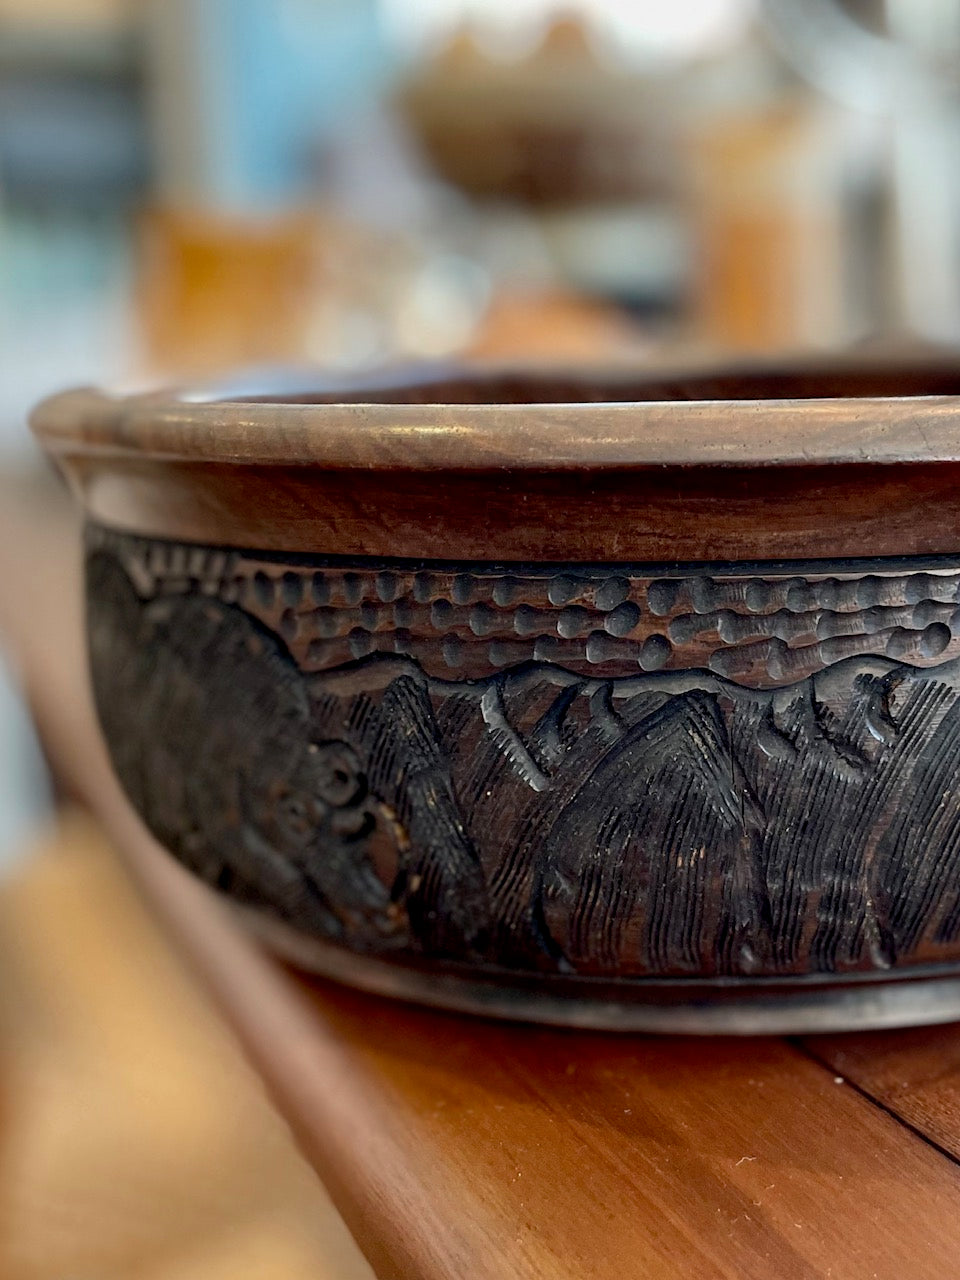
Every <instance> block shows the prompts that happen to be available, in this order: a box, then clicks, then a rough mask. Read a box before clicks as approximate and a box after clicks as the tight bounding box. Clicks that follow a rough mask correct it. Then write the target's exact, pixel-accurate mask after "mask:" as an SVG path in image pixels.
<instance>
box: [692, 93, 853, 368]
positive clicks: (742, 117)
mask: <svg viewBox="0 0 960 1280" xmlns="http://www.w3.org/2000/svg"><path fill="white" fill-rule="evenodd" d="M693 160H694V172H695V175H696V184H697V192H696V197H697V198H696V201H695V209H696V214H695V222H696V232H697V248H698V251H697V264H696V265H697V269H696V272H695V288H694V309H695V316H694V319H695V323H696V329H697V334H698V336H699V337H700V338H701V339H703V340H705V341H707V342H709V343H712V344H714V345H717V346H719V347H721V348H730V349H741V350H750V351H779V350H785V349H791V348H795V347H807V346H811V345H812V346H818V345H824V344H827V345H830V344H834V343H837V342H840V341H843V340H844V339H845V338H846V337H847V332H846V324H845V306H844V301H845V300H844V279H845V275H844V266H843V253H842V222H841V212H840V190H839V181H838V174H837V169H838V165H837V150H836V147H835V145H833V140H832V139H831V132H830V122H829V118H828V117H826V116H825V115H823V114H821V113H818V112H816V111H815V110H812V109H811V108H810V106H809V105H808V103H807V102H806V101H805V100H804V99H803V98H801V99H800V100H799V101H795V102H790V101H786V102H784V103H782V104H780V105H778V106H776V107H773V108H768V109H765V110H761V111H758V112H756V113H748V112H743V113H736V114H721V115H720V116H719V117H714V118H712V119H711V120H710V121H709V122H708V123H706V124H704V126H703V127H702V128H701V130H700V131H699V136H697V137H696V138H695V140H694V146H693Z"/></svg>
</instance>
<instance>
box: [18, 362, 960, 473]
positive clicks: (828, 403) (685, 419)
mask: <svg viewBox="0 0 960 1280" xmlns="http://www.w3.org/2000/svg"><path fill="white" fill-rule="evenodd" d="M901 363H903V362H902V361H901ZM786 367H787V368H788V369H789V370H790V371H791V372H796V371H799V372H800V373H805V372H806V373H809V372H810V371H811V369H814V370H815V369H819V368H822V369H824V370H826V371H828V372H836V371H837V369H838V368H839V369H840V370H841V371H842V370H844V369H851V368H852V369H857V370H863V369H871V368H873V369H875V368H877V364H876V362H875V361H870V362H864V361H860V362H858V363H855V364H851V363H850V362H847V363H846V364H839V365H838V364H836V363H835V362H834V363H829V362H821V364H819V365H817V364H816V363H814V364H810V363H809V362H807V363H805V364H800V365H789V366H786ZM906 367H909V368H910V369H911V370H915V371H921V372H922V371H923V370H924V369H926V368H929V369H931V370H933V369H934V368H939V369H940V371H941V372H943V371H944V369H946V368H950V369H952V370H953V371H954V372H955V375H956V377H957V382H958V386H960V358H955V359H954V362H953V363H952V365H950V366H947V365H945V364H944V362H943V360H942V359H941V361H940V364H939V365H932V364H929V362H927V363H925V362H923V361H918V360H914V361H912V362H910V364H909V365H908V366H906ZM750 368H751V369H752V370H754V371H760V373H761V374H762V373H763V371H764V366H763V365H754V366H751V367H750ZM721 370H722V371H723V372H724V373H731V371H732V372H734V373H736V372H737V366H735V365H731V364H726V365H722V366H721V365H716V364H710V365H691V364H689V363H688V364H685V365H684V366H682V367H681V368H680V369H679V370H678V369H673V370H671V369H670V368H660V367H652V366H651V367H649V368H643V369H637V368H634V369H633V370H632V371H631V372H632V373H633V375H634V380H636V378H637V376H641V377H648V378H649V379H650V380H651V381H662V380H665V379H669V378H672V377H675V376H685V377H693V378H698V377H705V376H709V375H710V374H711V373H718V372H719V371H721ZM413 371H414V380H416V378H417V376H418V374H419V375H420V380H421V381H426V382H429V381H435V380H436V379H435V378H433V379H431V378H429V376H428V375H429V374H430V373H431V372H433V373H435V370H430V369H429V367H427V368H426V369H425V370H422V371H421V370H418V369H417V368H416V367H413ZM455 372H456V373H457V374H460V375H462V376H465V377H468V378H472V377H479V378H481V379H482V378H488V377H489V376H490V375H491V372H497V373H500V374H506V375H516V374H518V373H519V372H520V370H519V369H518V367H517V366H497V367H496V368H495V369H491V367H489V366H487V367H483V366H477V367H473V366H466V367H464V366H460V367H458V368H457V370H455ZM523 372H526V373H529V374H531V375H533V376H541V375H544V376H547V377H550V376H554V377H556V376H564V374H563V372H562V371H559V370H557V369H556V368H553V369H549V368H548V369H546V370H544V369H543V368H542V367H538V366H530V367H529V368H525V369H524V370H523ZM594 372H600V371H596V370H595V371H594ZM602 372H603V374H604V376H609V375H610V373H611V372H613V373H614V375H615V376H623V374H624V370H623V369H618V368H614V370H612V371H611V370H609V369H608V370H604V371H602ZM409 373H410V370H409V368H408V370H407V375H408V379H409ZM445 373H446V374H447V377H448V378H449V375H450V370H445ZM589 373H590V371H589V370H581V369H577V370H576V371H575V376H581V375H583V376H587V377H589ZM566 376H567V378H568V380H569V377H570V374H569V371H566ZM743 376H745V377H746V376H749V373H748V372H744V373H743ZM345 385H346V387H347V389H349V384H345ZM401 385H402V384H401ZM323 394H324V395H326V396H331V395H335V394H337V388H336V384H334V383H328V384H327V385H326V386H325V387H324V388H323ZM357 394H359V395H360V396H362V395H363V389H362V385H361V390H360V392H359V393H357V392H356V391H355V390H351V395H352V396H353V398H351V399H346V398H344V399H340V400H333V399H330V400H327V401H325V402H322V403H309V402H300V403H297V402H295V401H291V400H282V399H280V398H273V399H262V398H245V397H244V395H243V394H242V393H240V394H238V393H237V392H233V393H231V391H230V388H229V387H224V386H220V387H208V388H198V389H190V388H187V389H183V390H166V391H160V392H149V393H145V394H136V395H125V396H118V395H113V394H110V393H108V392H106V391H101V390H97V389H95V388H91V387H84V388H79V389H76V390H71V391H66V392H61V393H59V394H57V395H54V396H51V397H49V398H47V399H46V400H44V401H42V402H41V403H40V404H39V405H38V406H37V408H36V409H35V410H34V411H33V413H32V415H31V417H30V425H31V427H32V429H33V431H34V433H35V434H36V436H37V437H38V439H39V440H40V442H41V443H42V445H43V447H44V448H45V449H46V450H47V451H48V452H49V453H51V454H54V455H63V456H92V455H99V456H101V457H118V458H122V457H138V458H140V459H144V460H149V459H156V460H158V461H172V462H198V463H216V464H236V465H257V466H294V467H300V466H312V467H319V468H323V469H330V470H350V469H361V470H364V471H394V470H403V471H413V472H421V471H427V472H430V471H444V470H448V471H457V472H483V471H503V470H519V471H524V470H528V471H539V472H544V471H547V472H552V471H584V470H591V471H594V470H611V469H612V470H658V469H662V468H674V467H679V468H683V469H689V468H696V467H708V468H711V469H712V468H714V467H721V468H751V469H752V468H756V467H759V468H768V467H802V468H805V467H814V466H817V467H819V466H824V465H827V466H855V465H861V464H871V465H873V464H891V465H892V464H898V463H931V462H956V461H960V395H952V394H951V395H943V394H932V395H904V396H890V395H869V396H842V397H841V396H825V397H812V396H808V397H804V398H800V397H793V398H769V399H756V398H752V399H744V398H732V399H716V398H714V399H646V400H636V399H635V400H596V401H591V400H576V401H575V400H567V401H554V402H551V401H543V402H525V403H503V402H471V403H453V402H449V401H448V402H442V401H437V402H431V403H423V404H419V403H405V402H402V401H400V400H397V401H395V402H393V401H384V400H383V399H382V398H380V399H367V400H364V399H362V398H356V396H357Z"/></svg>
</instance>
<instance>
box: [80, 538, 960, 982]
mask: <svg viewBox="0 0 960 1280" xmlns="http://www.w3.org/2000/svg"><path fill="white" fill-rule="evenodd" d="M958 588H960V560H957V561H952V562H949V563H947V562H942V563H940V562H938V563H937V564H936V565H935V567H930V565H929V564H927V565H917V566H914V567H911V566H909V565H906V566H905V565H904V564H903V563H902V562H897V563H885V562H877V563H874V564H872V565H870V566H869V568H868V569H862V568H859V569H855V568H852V567H851V566H850V565H845V566H844V565H838V566H835V567H833V568H831V566H829V565H823V566H816V567H815V571H811V570H810V568H809V566H808V567H807V568H804V569H803V570H802V571H801V570H797V571H787V570H783V569H782V568H778V567H771V569H770V571H769V572H768V571H764V570H762V569H761V570H758V569H757V568H756V567H753V568H751V567H749V566H744V567H741V568H739V569H738V567H737V566H735V565H730V566H725V567H724V568H723V570H722V571H716V572H703V571H701V570H699V569H698V570H696V571H690V572H684V571H683V570H682V568H677V569H675V570H671V571H670V572H662V573H651V572H649V571H647V570H644V571H638V572H636V573H634V572H631V571H630V570H628V569H624V568H616V569H592V568H590V569H588V568H581V567H579V566H577V567H570V568H568V569H563V570H556V569H549V570H548V569H544V570H542V571H539V570H532V569H522V570H521V569H516V568H494V567H490V566H486V567H485V566H464V567H462V568H455V569H450V568H445V567H443V566H417V565H412V566H408V567H405V566H403V565H399V566H398V565H397V564H382V565H379V566H377V565H365V564H357V565H350V566H346V567H344V566H340V565H334V564H332V563H324V562H323V561H321V560H319V559H317V560H315V561H311V560H310V559H309V558H308V557H303V556H299V557H292V556H291V557H289V558H287V559H283V558H279V557H269V556H264V555H257V554H256V553H252V552H241V551H224V550H218V549H211V548H205V547H189V546H180V545H173V544H169V543H163V542H159V541H150V540H145V539H141V538H136V537H132V536H128V535H123V534H118V533H115V532H110V531H106V530H102V529H97V528H92V529H91V530H90V531H89V535H88V595H89V609H90V636H91V654H92V669H93V677H94V688H95V693H96V698H97V704H98V709H99V712H100V716H101V720H102V722H103V725H104V729H105V733H106V736H107V739H108V742H109V743H110V746H111V750H112V753H113V756H114V761H115V764H116V767H117V771H118V774H119V776H120V778H121V780H122V782H123V784H124V786H125V787H126V789H127V791H128V793H129V794H130V796H131V798H132V799H133V801H134V803H135V804H136V805H137V807H138V809H139V810H140V812H141V813H142V815H143V816H144V818H145V819H146V821H147V823H148V825H150V827H151V828H152V829H153V831H154V832H155V833H156V834H157V836H158V837H159V838H160V839H161V841H163V842H164V843H165V844H166V845H167V846H168V847H169V848H170V849H171V850H172V851H173V852H174V853H175V854H176V855H177V856H178V857H179V858H180V859H181V860H182V861H184V862H185V863H186V864H187V865H189V866H190V867H192V868H193V869H194V870H195V871H196V872H197V873H198V874H200V875H201V876H203V877H204V879H206V880H207V881H209V882H210V883H213V884H215V885H217V886H219V887H220V888H221V889H223V890H225V891H227V892H229V893H230V894H231V895H233V896H234V897H235V898H237V899H239V900H240V901H241V902H244V903H246V904H248V905H252V906H255V907H258V908H260V909H263V910H266V911H268V912H270V913H271V914H272V915H273V916H275V917H279V918H281V919H282V920H284V921H285V922H286V923H287V924H289V925H291V926H293V927H294V928H295V929H297V930H299V931H301V932H303V933H306V934H309V935H312V936H315V937H319V938H321V939H325V940H329V941H333V942H337V943H340V944H342V945H344V946H346V947H349V948H352V949H354V950H357V951H362V952H365V953H368V954H374V955H378V954H379V955H389V956H393V957H396V958H398V959H404V960H410V961H416V962H419V963H423V962H429V961H434V960H444V961H451V960H453V961H460V962H464V963H467V964H469V965H471V966H473V967H474V968H477V969H483V968H487V969H489V970H490V971H491V972H492V971H494V970H502V969H513V970H520V971H525V972H527V973H540V974H543V975H548V974H564V975H567V976H568V977H573V978H575V977H577V976H581V975H583V976H591V977H598V976H602V977H607V978H613V979H625V980H634V979H640V978H645V977H668V976H681V977H682V976H697V977H734V978H739V979H742V980H746V981H749V980H751V979H754V978H757V977H776V976H791V975H793V976H800V975H811V974H813V975H821V976H824V975H825V976H832V975H839V974H844V973H851V972H852V973H870V972H880V971H884V972H885V971H887V970H889V969H891V968H892V967H908V966H916V965H927V964H955V963H956V962H957V961H958V960H960V788H958V787H957V786H956V775H957V769H958V764H960V663H958V662H957V661H956V660H955V659H956V658H957V656H958V655H960V625H958V618H960V612H958V601H957V596H958Z"/></svg>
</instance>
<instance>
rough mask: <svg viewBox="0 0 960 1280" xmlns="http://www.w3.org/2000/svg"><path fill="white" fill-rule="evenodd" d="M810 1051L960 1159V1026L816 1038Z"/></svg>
mask: <svg viewBox="0 0 960 1280" xmlns="http://www.w3.org/2000/svg"><path fill="white" fill-rule="evenodd" d="M801 1043H802V1044H803V1046H804V1048H805V1049H806V1051H807V1052H808V1053H809V1054H811V1056H813V1057H814V1058H816V1059H817V1061H819V1062H822V1063H824V1064H825V1065H826V1066H827V1067H829V1069H830V1070H831V1071H835V1072H837V1073H838V1074H840V1075H842V1076H843V1077H844V1078H845V1079H847V1080H849V1081H850V1083H851V1084H854V1085H856V1087H857V1088H858V1089H861V1090H863V1092H864V1093H865V1094H866V1095H867V1096H869V1097H870V1098H872V1099H873V1100H874V1101H876V1102H878V1103H880V1104H881V1105H882V1106H884V1107H886V1108H887V1109H888V1110H889V1111H890V1112H892V1113H893V1114H894V1115H897V1116H899V1117H900V1118H901V1119H902V1120H904V1121H905V1122H906V1123H907V1124H910V1125H912V1126H913V1127H914V1128H915V1129H917V1130H918V1131H919V1132H920V1133H922V1134H924V1136H925V1137H926V1138H927V1139H928V1140H929V1141H930V1142H933V1143H936V1144H937V1146H939V1147H940V1148H941V1149H942V1150H943V1151H945V1152H947V1153H948V1154H949V1155H950V1156H951V1157H952V1158H953V1159H955V1160H957V1161H960V1030H958V1028H957V1027H956V1026H948V1027H942V1028H939V1029H936V1030H933V1029H926V1030H925V1031H923V1032H921V1031H919V1030H916V1029H907V1030H903V1031H897V1032H878V1031H875V1032H865V1033H863V1034H861V1035H857V1036H850V1035H845V1036H844V1035H841V1036H813V1037H810V1038H809V1039H806V1040H804V1041H802V1042H801Z"/></svg>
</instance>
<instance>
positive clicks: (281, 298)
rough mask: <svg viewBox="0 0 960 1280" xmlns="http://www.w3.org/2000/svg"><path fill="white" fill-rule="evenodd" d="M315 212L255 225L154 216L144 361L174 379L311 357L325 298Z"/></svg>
mask: <svg viewBox="0 0 960 1280" xmlns="http://www.w3.org/2000/svg"><path fill="white" fill-rule="evenodd" d="M316 277H317V228H316V222H315V219H314V218H313V217H312V216H310V215H308V214H285V215H283V216H278V217H273V218H268V219H267V218H265V219H262V220H254V219H250V218H234V217H230V216H227V215H222V214H213V213H205V212H194V211H191V212H184V211H180V210H171V209H153V210H150V211H149V212H147V213H146V214H144V216H143V219H142V223H141V227H140V237H139V254H138V303H139V311H140V320H141V327H142V333H143V338H144V343H145V348H146V350H145V355H146V359H147V363H148V364H149V366H150V368H151V370H154V371H157V372H160V373H163V374H165V375H169V374H174V375H181V374H190V375H192V374H198V373H208V372H211V371H216V370H220V369H226V368H230V367H233V366H238V365H244V364H260V363H276V362H283V361H289V360H295V359H297V358H298V357H299V356H301V355H302V354H303V351H304V345H305V341H306V334H307V333H308V331H309V325H310V317H311V312H312V307H313V305H314V299H315V295H316Z"/></svg>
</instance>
